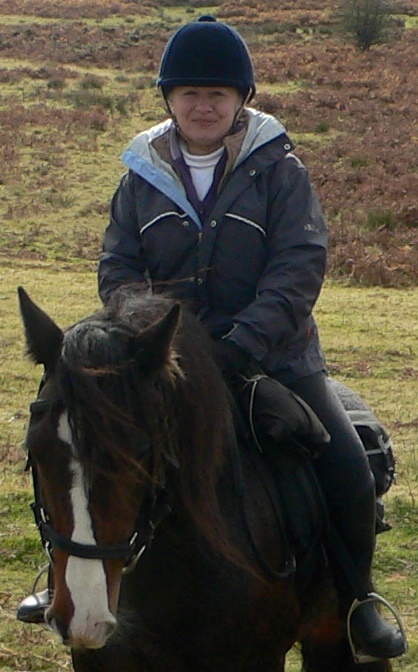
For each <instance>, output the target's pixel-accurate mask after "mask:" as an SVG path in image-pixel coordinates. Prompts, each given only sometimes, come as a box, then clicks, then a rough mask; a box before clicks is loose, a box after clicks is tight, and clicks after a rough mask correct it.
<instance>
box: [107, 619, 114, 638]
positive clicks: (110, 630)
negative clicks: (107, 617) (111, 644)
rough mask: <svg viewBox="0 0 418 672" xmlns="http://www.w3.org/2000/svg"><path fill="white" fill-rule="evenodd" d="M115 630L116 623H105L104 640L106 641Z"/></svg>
mask: <svg viewBox="0 0 418 672" xmlns="http://www.w3.org/2000/svg"><path fill="white" fill-rule="evenodd" d="M115 630H116V623H115V622H112V623H106V625H105V638H106V639H108V638H109V637H110V636H111V635H113V633H114V632H115Z"/></svg>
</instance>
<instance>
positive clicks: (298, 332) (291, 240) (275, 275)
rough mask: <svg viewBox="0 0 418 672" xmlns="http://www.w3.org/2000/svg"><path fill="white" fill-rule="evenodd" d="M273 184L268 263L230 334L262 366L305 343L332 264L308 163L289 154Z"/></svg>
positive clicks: (268, 234) (277, 172)
mask: <svg viewBox="0 0 418 672" xmlns="http://www.w3.org/2000/svg"><path fill="white" fill-rule="evenodd" d="M270 184H271V185H272V184H274V185H275V187H274V188H272V187H271V186H270V194H272V197H271V199H270V200H271V204H270V208H269V220H268V229H267V238H266V245H267V263H266V266H265V269H264V272H263V274H262V276H261V277H260V280H259V282H258V287H257V295H256V298H255V300H254V301H253V302H252V303H251V304H250V305H249V306H247V307H246V308H245V309H244V310H242V311H241V312H240V313H239V314H237V315H236V316H235V318H234V328H233V329H232V331H231V332H230V333H229V335H228V338H230V339H231V340H233V341H234V342H235V343H236V345H239V346H240V347H241V348H243V349H244V350H246V351H247V352H248V353H249V354H251V356H252V357H253V358H254V359H256V360H257V361H259V362H260V361H262V360H263V359H264V358H265V357H266V356H267V355H268V354H269V353H270V352H271V351H272V349H275V348H277V347H279V348H280V349H286V347H287V346H288V345H289V343H292V344H294V343H296V342H298V341H299V339H300V340H301V341H302V342H305V343H306V340H307V339H308V338H309V334H308V333H304V332H307V331H308V330H309V324H310V322H311V320H310V319H309V318H310V317H311V314H312V310H313V307H314V305H315V302H316V300H317V298H318V296H319V293H320V291H321V287H322V283H323V280H324V275H325V271H326V259H327V232H326V224H325V220H324V216H323V214H322V210H321V207H320V205H319V201H318V198H317V196H316V194H315V191H314V189H313V187H312V185H311V183H310V180H309V176H308V173H307V170H306V168H305V167H304V166H303V164H302V163H301V162H300V161H299V160H298V159H297V158H296V157H295V156H293V155H288V157H286V159H285V161H284V166H283V163H281V165H280V168H279V165H278V166H277V167H276V170H275V175H274V176H273V179H272V180H271V182H270Z"/></svg>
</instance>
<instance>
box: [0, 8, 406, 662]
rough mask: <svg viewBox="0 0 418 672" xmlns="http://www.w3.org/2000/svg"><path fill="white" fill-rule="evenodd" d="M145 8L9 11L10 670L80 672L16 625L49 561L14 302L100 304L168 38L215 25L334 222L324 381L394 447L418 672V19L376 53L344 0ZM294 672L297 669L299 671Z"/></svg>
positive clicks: (387, 546) (1, 138)
mask: <svg viewBox="0 0 418 672" xmlns="http://www.w3.org/2000/svg"><path fill="white" fill-rule="evenodd" d="M133 5H134V3H132V2H131V3H129V2H123V1H120V2H116V3H115V2H110V1H107V0H91V1H90V2H88V0H66V1H65V2H64V1H63V2H62V3H60V6H59V7H58V5H57V3H53V2H52V0H51V1H49V0H30V1H29V0H28V1H26V0H19V1H18V0H4V2H3V3H2V4H1V5H0V25H1V30H0V46H1V49H0V160H1V163H2V166H4V167H5V171H4V173H3V174H2V175H1V176H0V216H1V221H2V227H1V229H0V314H1V320H0V463H1V471H0V482H1V490H0V513H1V521H2V524H1V528H0V578H1V583H0V670H4V671H5V672H26V671H27V672H29V671H30V672H32V671H35V670H37V671H41V670H42V671H43V672H53V671H54V672H58V671H61V670H69V669H70V665H69V660H68V654H67V652H66V651H65V650H64V649H63V647H62V646H61V645H60V644H59V643H58V642H57V641H56V640H55V638H54V637H53V636H52V635H50V634H49V633H47V632H45V631H43V630H41V629H39V628H36V627H33V628H32V627H28V626H23V625H22V624H19V623H17V622H16V621H15V610H16V606H17V604H18V602H19V600H20V599H21V598H22V597H23V596H24V595H26V594H27V592H28V590H30V588H31V582H32V580H33V578H34V576H35V574H36V572H37V571H38V569H39V568H40V567H41V566H42V565H43V563H44V561H45V560H44V556H43V554H42V552H41V550H40V544H39V540H38V537H37V533H36V530H35V528H34V525H33V523H32V518H31V513H30V510H29V502H30V501H31V484H30V477H29V476H28V474H26V473H24V472H23V467H24V462H25V456H24V451H23V449H22V447H21V444H22V440H23V437H24V431H25V424H26V422H27V418H28V404H29V403H30V402H31V401H32V400H33V398H34V395H35V393H36V389H37V385H38V381H39V375H40V372H39V371H38V370H35V368H34V367H33V366H32V364H31V363H29V362H28V361H27V360H26V359H25V357H24V340H23V334H22V327H21V323H20V318H19V314H18V307H17V296H16V287H17V286H18V285H23V286H24V287H25V288H26V289H27V291H28V292H29V293H30V294H31V296H32V297H33V299H34V300H35V301H36V302H38V303H39V304H40V305H41V306H42V307H43V308H45V310H46V311H47V312H48V313H49V314H50V315H51V316H52V317H53V318H54V319H55V320H56V321H57V323H58V324H59V325H60V326H62V327H65V326H68V325H69V324H71V323H73V322H75V321H76V320H78V319H80V318H81V317H83V316H84V315H86V314H87V313H89V312H91V311H92V310H94V309H95V308H96V307H97V306H98V305H99V302H98V298H97V293H96V277H95V268H96V259H97V256H98V254H99V251H100V241H101V236H102V232H103V228H104V226H105V224H106V220H107V208H108V202H109V199H110V198H111V196H112V193H113V191H114V188H115V187H116V185H117V182H118V179H119V176H120V174H121V173H122V170H123V167H122V165H121V164H120V162H119V155H120V153H121V152H122V150H123V148H124V146H125V145H126V144H127V142H128V141H129V139H130V138H131V137H132V136H133V135H134V134H135V133H137V132H138V131H139V130H141V129H143V128H145V127H146V126H149V125H150V124H151V123H153V122H154V121H157V120H159V119H161V118H163V117H164V114H165V112H164V108H163V106H162V104H161V100H160V98H159V96H158V94H157V92H156V91H155V89H154V85H153V82H154V80H155V74H156V70H157V67H158V61H159V57H160V54H161V51H162V47H163V44H164V42H165V40H166V38H167V37H168V35H169V34H170V33H171V32H172V30H173V29H174V28H175V27H176V26H177V25H179V23H180V22H183V21H186V20H189V19H191V18H193V17H194V16H198V15H199V14H201V13H204V12H213V13H216V14H217V15H218V16H220V18H225V19H227V20H229V21H230V23H232V24H234V25H236V26H237V27H240V28H241V27H242V30H243V32H245V34H246V37H247V39H248V40H249V42H250V45H251V48H252V50H253V53H254V61H255V66H256V72H257V76H258V79H259V82H260V86H259V91H260V93H259V96H258V101H259V103H260V106H261V107H263V109H266V110H268V111H272V112H273V113H275V114H277V115H278V116H279V117H280V118H282V119H284V121H285V123H286V124H287V126H288V127H289V131H290V135H291V136H292V137H293V138H295V139H296V140H297V141H298V143H299V145H300V148H298V153H299V154H300V155H302V156H303V158H304V160H305V161H306V162H307V163H308V165H309V167H310V168H311V171H312V175H313V179H314V181H315V185H316V187H317V189H318V191H319V194H320V197H321V201H322V202H323V204H324V208H325V211H326V214H327V217H328V220H329V222H330V229H331V239H332V249H331V259H330V279H329V280H328V282H327V283H326V285H325V288H324V291H323V294H322V296H321V298H320V301H319V303H318V306H317V310H316V315H317V319H318V322H319V325H320V328H321V333H322V341H323V346H324V349H325V352H326V354H327V359H328V363H329V367H330V371H331V373H332V374H333V375H335V376H336V377H337V378H339V379H340V380H341V381H343V382H345V383H346V384H348V385H349V386H351V387H353V388H355V389H356V390H357V391H359V392H360V393H361V394H362V395H363V396H364V398H365V399H366V400H367V401H368V403H369V404H370V405H371V406H372V407H373V409H374V410H375V411H376V413H377V415H378V416H379V417H380V418H381V419H382V421H383V422H384V424H385V426H386V428H387V429H388V431H389V433H390V434H391V437H392V439H393V441H394V445H395V451H396V455H397V458H398V465H397V471H398V479H397V483H396V485H394V486H393V488H392V490H391V492H390V493H389V495H388V496H387V497H386V505H387V516H388V518H389V519H390V521H391V522H392V523H393V526H394V527H393V530H392V531H391V532H389V533H387V534H384V535H382V536H381V537H380V538H379V540H378V547H377V552H376V558H375V571H376V578H377V584H378V588H379V589H380V590H381V592H382V593H383V594H384V595H385V596H386V597H387V598H389V599H390V600H392V601H393V602H394V603H395V604H396V606H397V607H398V609H399V611H400V613H401V614H402V616H403V619H404V622H405V627H406V630H407V634H408V637H409V641H410V650H409V652H408V654H407V655H406V656H405V657H404V658H403V659H402V660H401V661H397V662H395V663H394V670H395V672H401V671H402V672H416V670H418V593H417V591H418V572H417V569H418V540H417V529H418V482H417V480H418V465H417V462H418V453H417V450H418V448H417V446H418V401H417V396H418V394H417V393H418V320H417V306H418V289H417V279H418V252H417V249H418V247H417V232H418V220H417V215H416V212H417V211H416V193H417V190H418V189H417V183H416V178H417V170H416V169H417V167H418V166H417V159H416V142H417V137H416V130H415V131H414V130H413V126H412V124H413V120H414V119H415V121H416V118H417V101H418V95H417V92H418V88H417V73H418V64H417V52H416V35H417V32H416V31H417V27H418V24H417V16H418V2H417V0H411V1H410V2H409V3H408V8H407V9H408V15H407V17H406V19H407V20H406V30H405V34H404V37H403V39H402V41H400V42H399V43H397V44H396V45H391V46H383V47H381V48H379V49H377V50H375V51H372V52H371V53H370V54H358V53H357V52H355V50H354V49H353V48H352V47H351V46H350V45H347V43H345V42H341V38H340V37H339V36H338V35H337V33H336V32H335V30H334V22H333V18H332V11H333V10H334V9H335V5H336V3H335V2H333V1H332V0H329V1H327V0H324V1H322V0H321V2H316V3H315V2H306V1H305V0H299V1H298V2H297V1H296V0H288V2H286V3H281V4H280V6H278V3H273V2H267V1H266V0H263V1H262V2H259V3H258V4H257V6H255V5H254V4H253V3H251V2H247V3H243V2H238V3H237V2H234V3H232V2H231V3H228V2H220V4H219V5H217V6H211V7H195V6H193V4H192V3H185V4H184V5H182V6H172V7H164V6H160V4H157V3H153V2H152V0H150V1H149V2H147V3H146V4H144V7H143V8H142V10H141V12H138V11H136V12H135V8H134V7H133ZM405 11H406V10H405ZM405 16H406V14H405ZM389 137H390V138H391V140H390V142H387V141H386V140H387V138H389ZM299 150H300V151H299ZM414 208H415V210H414ZM337 281H338V282H337ZM298 669H299V664H298V658H297V654H296V653H295V654H292V656H291V657H290V660H289V665H288V670H289V672H296V670H298Z"/></svg>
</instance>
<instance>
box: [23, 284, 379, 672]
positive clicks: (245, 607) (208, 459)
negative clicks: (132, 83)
mask: <svg viewBox="0 0 418 672" xmlns="http://www.w3.org/2000/svg"><path fill="white" fill-rule="evenodd" d="M19 298H20V309H21V314H22V318H23V323H24V328H25V334H26V343H27V351H28V354H29V356H30V357H31V358H32V360H33V361H34V362H35V363H37V364H43V366H44V374H43V377H42V381H41V384H40V389H39V392H38V396H37V398H36V400H35V402H34V403H32V404H31V407H30V411H31V413H30V422H29V425H28V430H27V436H26V447H27V450H28V453H29V457H30V461H31V464H32V469H33V472H34V474H36V483H35V492H36V501H35V503H34V505H33V507H34V510H35V517H36V520H37V524H38V527H39V529H40V532H41V536H42V539H43V543H44V545H45V548H46V550H47V551H48V553H49V556H50V558H51V561H52V581H53V600H52V604H51V606H50V607H49V609H48V610H47V613H46V622H47V624H48V626H49V627H50V628H51V629H52V630H53V631H55V632H56V633H57V634H58V635H59V636H60V637H61V639H62V641H63V643H64V644H65V645H67V646H68V647H69V649H70V650H71V656H72V664H73V668H74V670H75V672H87V671H88V672H192V671H193V672H196V670H198V671H199V672H227V671H228V672H284V670H285V664H286V655H287V653H288V651H289V650H290V649H291V648H292V647H293V645H294V644H296V645H297V646H299V648H300V651H301V659H302V663H301V664H302V666H303V667H302V669H303V671H304V672H356V671H358V672H360V670H362V669H364V670H367V672H390V671H391V670H392V667H391V664H390V661H389V660H381V661H376V662H373V663H370V664H367V666H366V665H363V664H359V663H358V662H356V661H355V660H354V658H353V655H352V652H351V649H350V646H349V641H348V636H347V629H346V624H345V623H344V622H343V621H342V619H341V618H340V616H339V613H338V608H337V601H336V596H335V591H334V588H333V582H332V578H331V575H330V570H329V567H328V564H327V562H326V558H325V554H324V546H323V543H322V535H323V534H324V533H325V532H324V530H325V527H326V520H325V519H324V518H323V517H322V516H321V514H320V513H318V511H320V510H321V506H320V504H318V503H314V502H312V501H310V500H309V498H307V500H306V501H302V502H296V504H297V506H302V510H301V511H300V512H299V513H300V515H299V519H300V520H303V521H305V523H304V524H306V521H308V528H309V529H308V532H307V534H308V543H305V544H304V543H303V535H304V534H305V533H306V530H304V532H303V534H302V535H301V537H302V541H300V540H298V539H296V538H293V537H292V536H291V537H290V541H289V535H286V534H284V533H283V528H282V525H281V524H280V523H282V522H283V521H282V520H281V519H282V518H284V514H283V512H282V511H281V505H278V502H277V501H275V497H274V496H273V495H272V489H273V486H272V484H271V483H270V480H269V479H271V478H272V477H271V471H272V470H271V466H268V467H267V468H266V467H265V466H264V457H263V456H262V455H259V454H258V455H257V456H256V457H255V456H254V455H255V451H254V450H253V449H252V447H251V445H249V444H250V442H248V441H246V440H245V436H246V435H245V431H242V432H241V431H239V429H238V425H239V423H237V419H236V409H235V407H234V402H233V399H232V395H231V393H230V391H229V389H228V386H227V385H226V384H225V382H224V380H223V378H222V374H221V372H220V369H219V368H218V366H217V364H216V362H215V359H214V355H213V346H212V343H211V340H210V338H209V336H208V335H207V333H206V332H205V329H204V327H202V325H201V324H200V323H199V322H198V320H197V318H196V317H195V316H194V315H193V314H192V313H191V312H190V311H189V310H188V309H187V307H186V306H184V305H180V304H179V302H177V301H175V300H173V299H171V298H170V297H168V296H158V295H150V294H147V293H144V292H142V293H139V292H128V291H123V290H121V291H117V292H115V294H114V296H113V298H112V300H111V301H110V302H109V304H108V305H106V306H105V307H103V308H102V309H100V310H99V311H98V312H96V313H94V314H93V315H91V316H89V317H86V318H84V319H82V320H81V321H79V322H77V323H76V324H74V325H73V326H71V327H69V328H68V329H67V330H65V331H62V330H61V329H60V328H59V327H58V326H57V325H56V323H55V322H54V321H53V320H52V319H51V318H50V317H49V316H48V315H47V314H46V313H45V312H44V311H43V310H42V309H41V308H39V307H38V306H37V305H36V304H35V303H34V302H33V301H32V300H31V299H30V297H29V296H28V295H27V293H26V292H25V291H24V290H23V289H22V288H19ZM283 450H284V453H286V446H284V447H283ZM288 453H289V451H288ZM288 460H290V462H289V461H288ZM292 460H293V462H292ZM301 461H304V462H310V460H307V459H306V457H305V456H302V457H301V456H300V455H299V456H289V455H288V458H286V460H285V462H284V464H285V465H289V464H290V465H291V466H290V467H289V468H285V469H284V471H285V472H286V474H287V472H289V473H290V475H291V474H292V473H295V474H296V476H297V475H298V474H299V473H300V471H299V470H300V463H301ZM302 468H303V469H305V466H303V465H302ZM287 478H288V476H287V475H286V479H287ZM282 482H283V483H284V481H282ZM273 485H274V484H273ZM283 487H284V486H283ZM287 487H288V490H287V491H288V492H293V493H294V494H295V492H296V490H297V488H296V487H295V488H294V489H293V490H292V485H290V486H287ZM285 489H286V488H285ZM302 490H303V488H301V491H302ZM316 499H317V497H316V498H315V500H316ZM279 504H280V502H279ZM317 526H319V529H315V528H316V527H317Z"/></svg>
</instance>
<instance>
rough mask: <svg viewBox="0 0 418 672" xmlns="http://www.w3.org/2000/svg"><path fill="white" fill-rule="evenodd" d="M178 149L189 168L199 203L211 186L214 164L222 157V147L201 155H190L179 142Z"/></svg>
mask: <svg viewBox="0 0 418 672" xmlns="http://www.w3.org/2000/svg"><path fill="white" fill-rule="evenodd" d="M180 149H181V152H182V154H183V156H184V160H185V162H186V164H187V166H188V167H189V170H190V175H191V176H192V180H193V184H194V188H195V189H196V193H197V197H198V199H199V201H203V199H204V198H205V196H206V194H207V193H208V191H209V189H210V187H211V185H212V182H213V174H214V172H215V168H216V164H217V163H218V161H219V159H220V158H221V156H222V153H223V151H224V147H223V146H222V147H219V149H215V151H214V152H211V153H210V154H203V155H201V154H190V152H189V151H187V147H186V145H185V143H184V142H180Z"/></svg>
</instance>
